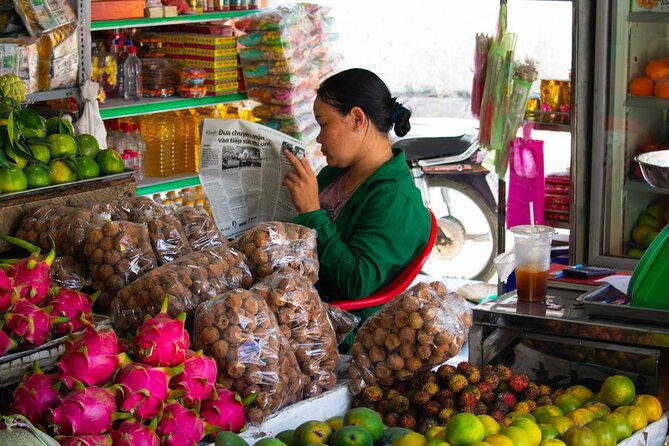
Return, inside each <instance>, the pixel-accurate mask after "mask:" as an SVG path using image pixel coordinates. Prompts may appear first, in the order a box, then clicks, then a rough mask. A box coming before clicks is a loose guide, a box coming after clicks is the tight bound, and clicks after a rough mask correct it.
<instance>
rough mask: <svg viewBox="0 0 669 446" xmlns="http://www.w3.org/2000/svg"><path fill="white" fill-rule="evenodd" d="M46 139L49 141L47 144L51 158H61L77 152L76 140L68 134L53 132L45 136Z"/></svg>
mask: <svg viewBox="0 0 669 446" xmlns="http://www.w3.org/2000/svg"><path fill="white" fill-rule="evenodd" d="M46 139H47V141H49V143H51V145H50V146H49V152H50V153H51V158H62V157H64V156H70V155H76V154H77V142H76V141H75V140H74V138H72V137H71V136H69V135H64V134H62V133H54V134H52V135H49V136H47V137H46Z"/></svg>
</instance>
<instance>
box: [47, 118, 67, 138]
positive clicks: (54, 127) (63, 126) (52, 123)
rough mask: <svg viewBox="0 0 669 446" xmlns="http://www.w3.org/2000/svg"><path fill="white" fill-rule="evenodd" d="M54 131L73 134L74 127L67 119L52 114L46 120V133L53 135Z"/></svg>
mask: <svg viewBox="0 0 669 446" xmlns="http://www.w3.org/2000/svg"><path fill="white" fill-rule="evenodd" d="M59 123H60V126H59ZM54 133H64V134H66V135H69V136H74V127H72V123H71V122H70V121H69V120H67V119H63V118H59V117H58V116H52V117H50V118H49V119H47V120H46V134H47V135H53V134H54Z"/></svg>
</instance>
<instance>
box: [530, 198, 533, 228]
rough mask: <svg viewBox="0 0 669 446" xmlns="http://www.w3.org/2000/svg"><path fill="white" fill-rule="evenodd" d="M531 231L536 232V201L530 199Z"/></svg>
mask: <svg viewBox="0 0 669 446" xmlns="http://www.w3.org/2000/svg"><path fill="white" fill-rule="evenodd" d="M530 231H531V232H534V201H530Z"/></svg>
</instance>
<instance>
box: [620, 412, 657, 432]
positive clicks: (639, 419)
mask: <svg viewBox="0 0 669 446" xmlns="http://www.w3.org/2000/svg"><path fill="white" fill-rule="evenodd" d="M613 412H615V413H619V414H621V415H623V416H624V417H625V418H627V421H629V422H630V425H631V426H632V431H634V432H636V431H638V430H641V429H643V428H644V427H646V426H647V425H648V418H647V417H646V412H644V410H643V408H641V407H639V406H620V407H616V409H615V410H614V411H613Z"/></svg>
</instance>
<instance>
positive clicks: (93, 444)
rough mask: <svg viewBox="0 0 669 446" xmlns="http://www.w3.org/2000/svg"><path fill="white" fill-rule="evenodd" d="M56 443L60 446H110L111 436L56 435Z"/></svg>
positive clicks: (111, 442)
mask: <svg viewBox="0 0 669 446" xmlns="http://www.w3.org/2000/svg"><path fill="white" fill-rule="evenodd" d="M56 441H57V442H58V443H60V446H112V444H113V440H112V437H111V435H77V436H75V437H68V436H65V435H57V436H56Z"/></svg>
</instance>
